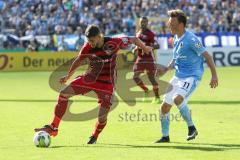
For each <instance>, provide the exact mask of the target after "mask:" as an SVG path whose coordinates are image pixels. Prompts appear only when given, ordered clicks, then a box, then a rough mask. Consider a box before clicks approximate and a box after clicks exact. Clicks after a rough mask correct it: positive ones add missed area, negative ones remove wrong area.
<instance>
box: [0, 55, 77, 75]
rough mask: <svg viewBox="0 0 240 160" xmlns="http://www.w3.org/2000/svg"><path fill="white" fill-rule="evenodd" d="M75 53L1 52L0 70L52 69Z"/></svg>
mask: <svg viewBox="0 0 240 160" xmlns="http://www.w3.org/2000/svg"><path fill="white" fill-rule="evenodd" d="M76 55H77V53H73V52H62V53H61V52H30V53H3V54H0V71H52V70H54V69H56V68H58V67H59V66H61V65H63V64H64V63H65V62H67V61H68V60H70V59H72V58H74V57H75V56H76Z"/></svg>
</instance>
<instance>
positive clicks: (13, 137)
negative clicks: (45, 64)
mask: <svg viewBox="0 0 240 160" xmlns="http://www.w3.org/2000/svg"><path fill="white" fill-rule="evenodd" d="M217 71H218V76H219V87H218V88H217V89H215V90H212V89H210V87H209V85H208V83H209V80H210V72H209V70H208V69H206V72H205V74H204V77H203V80H202V82H201V83H200V86H199V88H198V89H197V90H196V92H195V93H194V94H193V95H192V97H191V99H190V105H189V106H190V108H191V111H192V115H193V120H194V122H195V124H196V126H197V128H198V131H199V136H198V137H197V138H196V139H195V140H194V141H190V142H187V141H186V136H187V127H186V125H185V123H184V122H183V121H182V120H181V119H180V120H179V119H172V121H171V125H170V137H171V143H169V144H154V143H152V142H154V141H155V140H157V139H159V138H160V137H161V133H160V122H159V120H158V119H157V120H150V119H148V120H146V119H142V118H144V117H143V116H144V114H145V115H150V114H158V108H159V105H155V104H154V105H153V104H150V103H143V102H140V101H139V102H137V104H136V106H134V107H129V106H128V105H127V104H126V103H124V102H120V103H119V105H118V106H117V108H116V109H115V110H113V111H112V112H111V113H110V114H109V119H108V125H107V127H106V128H105V130H104V131H103V132H102V134H101V135H100V137H99V139H98V143H97V144H96V145H86V141H87V140H88V137H89V136H90V134H91V132H92V130H93V128H94V125H95V121H96V120H89V121H80V122H69V121H63V122H62V123H61V125H60V128H59V129H60V131H59V135H58V136H57V137H56V138H52V143H51V146H50V147H49V148H37V147H35V146H34V145H33V142H32V139H33V135H34V132H33V129H34V128H35V127H41V126H42V125H44V124H46V123H49V122H50V121H51V120H52V115H53V110H54V105H55V103H56V100H57V96H58V93H57V92H55V91H53V90H52V89H51V88H49V85H48V79H49V75H50V72H8V73H1V74H0V115H1V116H0V126H1V130H0V137H1V138H0V159H2V160H28V159H29V160H33V159H59V160H67V159H72V160H75V159H88V160H90V159H98V160H101V159H104V160H106V159H114V160H116V159H121V160H123V159H137V160H140V159H145V160H146V159H168V160H175V159H177V160H185V159H194V160H202V159H208V160H226V159H228V160H234V159H239V158H238V157H239V156H240V138H239V137H240V136H239V132H240V125H239V122H240V120H239V118H240V89H239V88H240V75H239V73H240V67H226V68H217ZM171 75H172V73H168V74H167V75H165V76H163V77H162V78H161V79H163V80H165V81H168V80H169V79H170V77H171ZM74 100H75V102H74V103H73V105H72V106H71V108H70V110H71V112H73V113H81V112H84V111H87V110H89V109H92V108H94V107H95V106H96V105H97V103H96V102H94V101H87V99H85V98H84V97H76V98H74ZM138 112H140V113H141V115H140V120H139V121H138V120H136V119H132V120H129V119H123V118H125V117H124V116H125V114H126V113H127V114H128V115H131V114H133V115H134V114H135V115H137V114H138ZM171 113H172V115H173V116H177V115H178V110H177V108H176V107H173V109H172V110H171ZM128 118H129V117H128ZM148 118H149V117H148Z"/></svg>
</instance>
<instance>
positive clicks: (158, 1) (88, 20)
mask: <svg viewBox="0 0 240 160" xmlns="http://www.w3.org/2000/svg"><path fill="white" fill-rule="evenodd" d="M175 8H179V9H182V10H184V11H185V12H186V14H187V16H188V26H187V27H188V28H189V29H190V30H192V31H193V32H197V33H201V32H211V33H214V32H239V31H240V0H0V12H1V14H0V26H1V30H0V33H1V32H2V33H6V32H8V33H9V32H10V33H12V34H14V35H16V36H19V37H21V36H28V35H34V36H35V35H54V34H56V35H65V34H76V35H81V34H83V31H84V30H85V28H86V27H87V25H88V24H98V25H99V26H100V27H101V28H102V30H103V32H104V33H105V34H106V35H112V34H118V33H125V34H128V35H134V34H135V30H136V19H137V18H138V17H140V16H148V17H153V19H154V20H153V21H152V23H151V24H150V25H151V26H152V27H153V28H154V31H155V32H156V33H160V34H165V33H167V22H166V20H167V18H168V16H167V11H168V10H169V9H175ZM156 19H157V21H156Z"/></svg>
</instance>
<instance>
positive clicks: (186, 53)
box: [156, 10, 218, 143]
mask: <svg viewBox="0 0 240 160" xmlns="http://www.w3.org/2000/svg"><path fill="white" fill-rule="evenodd" d="M168 15H169V17H170V18H169V22H168V23H169V28H170V30H171V34H173V35H174V44H173V46H174V47H173V59H172V61H171V62H170V64H169V65H168V66H167V67H166V68H165V71H164V72H167V71H168V70H171V69H174V68H175V76H174V77H173V78H172V79H171V81H170V84H171V85H170V86H169V89H168V92H167V93H166V95H165V97H164V100H163V102H162V104H161V127H162V138H161V139H159V140H158V141H156V143H163V142H170V138H169V124H170V121H169V112H170V109H171V107H172V105H173V104H175V105H176V106H177V107H178V109H179V111H180V113H181V115H182V117H183V119H184V120H185V121H186V123H187V125H188V136H187V140H192V139H194V138H195V137H196V136H197V135H198V132H197V129H196V127H195V126H194V123H193V121H192V118H191V114H190V111H189V108H188V105H187V102H188V99H189V97H190V95H191V94H192V93H193V91H194V90H195V89H196V88H197V86H198V83H199V82H200V81H201V78H202V75H203V72H204V67H203V62H204V59H205V60H206V62H207V64H208V66H209V68H210V70H211V74H212V77H211V80H210V84H209V85H210V86H211V88H215V87H217V86H218V77H217V72H216V69H215V65H214V62H213V59H212V57H211V56H210V55H209V53H208V52H207V51H206V49H205V48H204V47H203V46H202V44H201V42H200V41H199V40H198V38H197V36H196V35H194V34H193V33H191V32H189V31H186V29H185V26H186V22H187V18H186V15H185V13H184V12H183V11H182V10H171V11H168Z"/></svg>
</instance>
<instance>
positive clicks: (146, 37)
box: [133, 17, 160, 103]
mask: <svg viewBox="0 0 240 160" xmlns="http://www.w3.org/2000/svg"><path fill="white" fill-rule="evenodd" d="M139 24H140V30H139V31H138V32H137V35H136V37H138V38H139V39H141V40H142V41H143V42H144V43H145V45H147V46H151V47H153V49H158V48H159V44H158V43H157V41H156V40H155V34H154V33H153V32H152V31H151V30H150V29H148V18H147V17H141V18H140V21H139ZM134 53H135V54H137V55H138V57H137V60H136V62H135V64H134V66H133V71H134V76H133V79H134V81H135V82H136V84H137V85H138V86H139V87H141V88H142V89H143V91H144V93H145V94H144V98H143V101H145V100H146V97H147V96H148V93H149V90H148V88H147V87H146V86H145V85H144V83H143V81H142V80H141V79H140V74H141V73H144V71H145V70H146V72H147V76H148V79H149V80H150V82H151V84H152V85H153V91H154V94H155V98H154V99H153V101H152V103H160V96H159V89H158V83H157V81H156V79H155V73H156V66H155V63H154V62H155V61H154V55H153V54H154V53H153V51H152V52H151V54H144V50H142V49H141V48H139V47H135V49H134Z"/></svg>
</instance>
